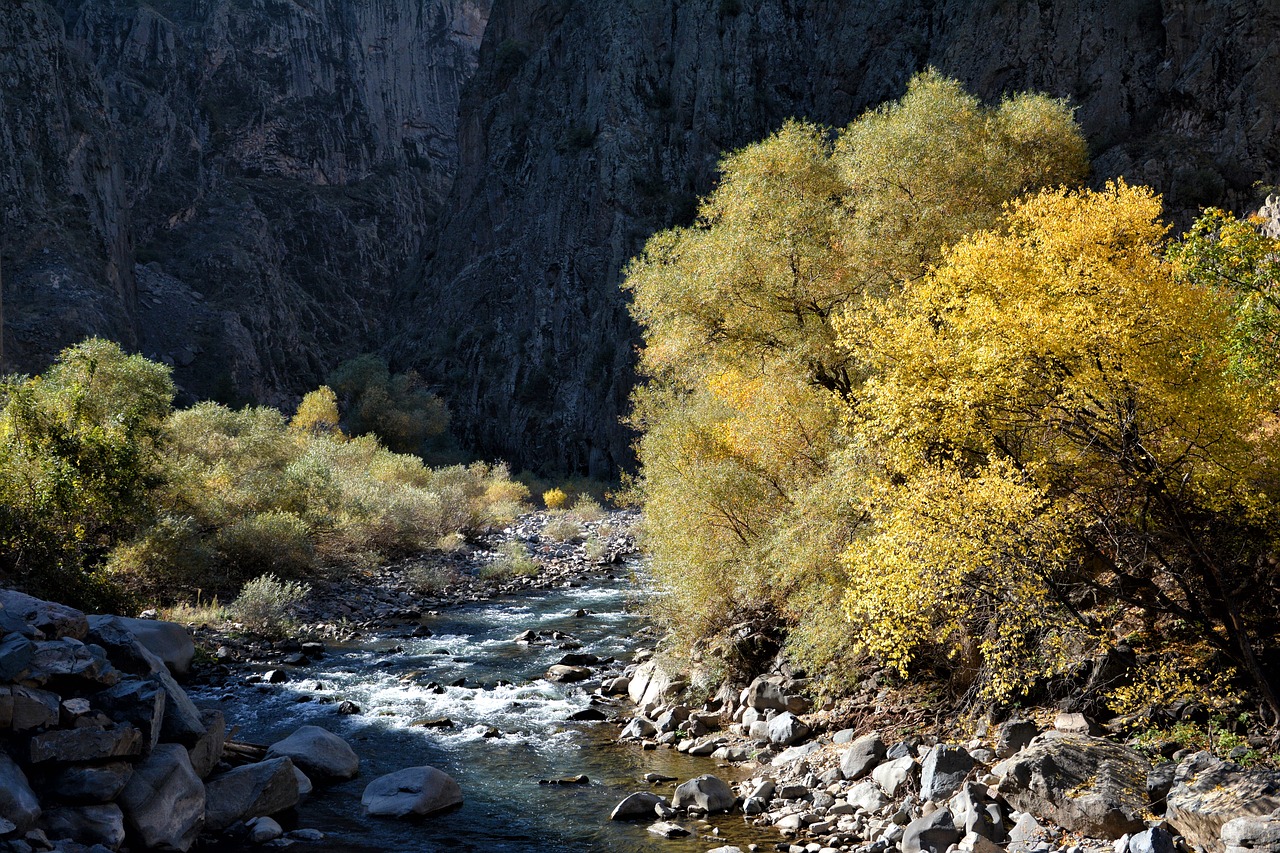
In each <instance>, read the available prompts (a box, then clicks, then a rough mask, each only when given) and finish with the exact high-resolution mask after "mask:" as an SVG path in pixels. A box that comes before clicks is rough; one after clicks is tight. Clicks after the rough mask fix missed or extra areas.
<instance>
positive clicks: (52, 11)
mask: <svg viewBox="0 0 1280 853" xmlns="http://www.w3.org/2000/svg"><path fill="white" fill-rule="evenodd" d="M488 7H489V0H428V2H420V0H372V2H360V3H356V2H345V0H318V2H308V3H295V2H290V0H254V2H238V0H234V1H233V0H211V2H203V0H153V1H152V2H139V0H57V2H54V0H17V2H12V3H8V4H6V7H5V11H4V14H3V15H0V80H3V84H2V85H0V198H3V199H4V203H3V210H2V217H3V235H4V237H3V242H0V250H2V251H0V265H2V266H3V273H4V282H5V296H6V299H5V307H6V309H7V311H6V313H7V317H6V326H7V328H6V333H7V334H6V343H7V347H6V367H8V368H10V369H15V368H16V369H22V370H28V371H33V370H38V369H39V368H41V367H42V366H43V364H44V363H47V361H48V359H49V358H50V356H51V355H52V354H54V353H56V351H57V350H58V349H59V348H60V347H62V346H65V345H66V344H68V343H71V342H74V341H77V340H79V339H80V338H82V337H83V336H85V335H87V334H90V333H94V334H101V335H106V336H110V337H112V338H116V339H119V340H121V341H123V342H124V343H126V344H127V345H129V346H135V347H138V348H140V349H141V350H142V351H143V352H146V353H148V354H155V355H157V356H159V357H162V358H165V359H167V360H170V361H172V362H176V364H177V367H178V372H177V378H178V380H179V382H180V383H181V384H182V385H183V386H184V387H185V388H186V389H187V390H188V391H189V392H190V393H191V394H193V395H196V396H210V395H213V396H219V397H222V398H225V399H250V398H253V399H257V400H265V401H270V402H278V403H279V402H290V401H291V400H292V399H293V397H294V395H296V393H297V392H298V391H299V390H305V389H306V388H307V387H309V386H310V387H314V385H315V384H316V383H317V382H318V380H319V379H320V378H322V377H323V375H324V374H325V372H327V370H329V369H330V368H332V367H333V365H334V364H335V363H336V362H337V361H338V360H340V359H341V358H344V357H348V356H350V355H353V354H355V353H358V352H361V351H366V350H368V349H371V348H373V347H374V346H375V345H376V344H377V342H378V341H379V340H380V339H381V335H382V329H383V325H384V320H385V317H386V315H387V311H388V304H389V300H390V297H391V294H392V292H393V291H394V290H395V289H396V287H397V285H398V283H399V282H400V280H401V279H402V278H403V277H404V276H405V275H406V274H407V272H408V271H410V270H412V269H414V267H415V265H416V262H417V259H418V257H419V254H420V251H421V243H422V240H423V237H424V235H426V234H427V233H428V231H429V230H430V229H431V226H432V222H433V221H434V218H435V216H436V214H437V212H438V209H439V205H440V203H441V201H442V199H443V197H444V196H445V194H446V192H447V191H448V188H449V186H450V185H451V181H452V173H453V163H454V161H455V160H456V147H455V146H456V142H455V140H456V132H455V125H456V117H457V104H458V98H459V92H460V90H461V87H462V84H463V83H464V81H465V80H466V79H467V78H468V77H469V76H470V74H471V73H472V71H473V70H474V66H475V57H476V52H477V50H478V47H479V41H480V36H481V33H482V32H483V28H484V24H485V21H486V18H487V14H488Z"/></svg>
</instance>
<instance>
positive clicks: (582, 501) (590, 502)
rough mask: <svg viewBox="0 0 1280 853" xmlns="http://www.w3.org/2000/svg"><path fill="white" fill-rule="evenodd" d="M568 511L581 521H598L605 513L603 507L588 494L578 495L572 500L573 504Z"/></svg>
mask: <svg viewBox="0 0 1280 853" xmlns="http://www.w3.org/2000/svg"><path fill="white" fill-rule="evenodd" d="M569 513H570V515H572V516H573V517H574V518H576V519H578V520H579V521H581V522H583V523H586V522H591V521H599V520H600V519H602V518H604V517H605V515H606V514H607V513H606V512H605V509H604V507H602V506H600V504H599V503H598V502H596V500H595V498H593V497H591V496H590V495H579V496H578V499H577V500H576V501H574V502H573V506H572V507H570V509H569Z"/></svg>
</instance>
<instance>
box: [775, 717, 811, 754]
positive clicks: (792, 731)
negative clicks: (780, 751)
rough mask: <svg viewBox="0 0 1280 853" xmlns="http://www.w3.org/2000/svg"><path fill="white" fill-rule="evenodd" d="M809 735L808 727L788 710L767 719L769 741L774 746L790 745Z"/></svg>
mask: <svg viewBox="0 0 1280 853" xmlns="http://www.w3.org/2000/svg"><path fill="white" fill-rule="evenodd" d="M808 736H809V727H808V726H806V725H805V724H804V723H802V722H800V718H799V717H797V716H796V715H795V714H793V713H791V712H790V711H783V712H782V713H781V714H778V715H777V716H776V717H774V718H773V719H771V720H769V743H772V744H774V745H775V746H791V744H793V743H796V742H797V741H802V740H804V739H805V738H807V737H808Z"/></svg>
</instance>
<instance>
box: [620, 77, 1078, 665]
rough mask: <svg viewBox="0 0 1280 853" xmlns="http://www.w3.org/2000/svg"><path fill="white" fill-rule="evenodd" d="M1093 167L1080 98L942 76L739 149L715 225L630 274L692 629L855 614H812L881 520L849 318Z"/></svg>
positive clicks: (654, 539)
mask: <svg viewBox="0 0 1280 853" xmlns="http://www.w3.org/2000/svg"><path fill="white" fill-rule="evenodd" d="M1085 169H1086V160H1085V146H1084V142H1083V140H1082V138H1081V136H1080V134H1079V130H1078V128H1077V127H1076V125H1075V123H1074V121H1073V119H1072V116H1071V111H1070V109H1068V108H1067V107H1066V106H1065V105H1063V104H1062V103H1061V102H1058V101H1054V100H1052V99H1049V98H1045V97H1042V96H1037V95H1020V96H1017V97H1014V98H1011V99H1009V100H1007V101H1005V102H1003V103H1001V104H999V105H996V106H985V105H983V104H981V103H980V102H979V101H977V100H976V99H975V98H973V97H972V96H970V95H968V94H967V93H965V92H964V91H963V89H962V87H961V86H960V84H959V83H957V82H956V81H954V80H949V79H947V78H945V77H942V76H941V75H939V74H937V73H936V72H932V71H931V72H926V73H924V74H921V75H918V76H917V77H916V78H915V79H913V80H912V81H911V83H910V85H909V87H908V91H907V93H906V95H905V96H904V97H903V98H902V99H901V100H899V101H897V102H895V103H893V104H889V105H886V106H884V107H882V108H880V109H878V110H875V111H872V112H869V113H867V114H866V115H864V116H863V117H862V118H860V119H859V120H858V121H856V122H854V123H853V124H852V125H850V126H849V127H848V128H845V129H844V130H842V131H839V132H832V131H830V130H828V129H825V128H821V127H817V126H814V125H810V124H805V123H801V122H789V123H787V124H786V125H784V126H783V128H782V129H780V130H779V131H778V132H777V133H776V134H774V135H773V136H772V137H770V138H769V139H767V140H765V141H764V142H761V143H758V144H755V145H751V146H748V147H747V148H744V149H742V150H741V151H738V152H735V153H733V154H730V155H728V156H726V157H725V159H724V160H723V162H722V165H721V170H722V177H721V181H720V183H719V185H718V187H717V189H716V190H715V191H714V192H713V193H712V194H711V195H710V196H709V197H708V198H706V199H705V200H704V201H703V203H702V205H701V207H700V210H699V217H698V221H697V223H696V224H695V225H693V226H692V227H689V228H679V229H673V230H671V231H667V232H663V233H661V234H658V235H656V236H655V237H653V238H652V239H651V240H650V241H649V243H648V245H647V246H646V247H645V251H644V253H643V254H642V255H641V256H640V257H639V258H637V259H636V260H635V261H633V262H632V263H631V265H630V266H629V267H628V269H627V278H626V284H625V286H626V288H627V289H629V290H630V291H631V293H632V294H633V309H632V310H633V314H634V315H635V317H636V319H637V320H638V321H639V322H640V324H641V325H642V326H643V327H644V331H645V347H644V350H643V352H642V355H641V370H642V372H643V373H644V374H645V376H646V378H647V380H648V381H647V383H646V385H645V387H643V388H641V389H640V390H638V391H637V392H636V394H635V409H634V414H633V423H634V424H635V425H636V426H638V427H639V428H640V429H641V431H642V433H643V434H642V437H641V439H640V441H639V445H638V451H639V456H640V461H641V465H642V471H641V477H640V480H639V489H640V492H641V494H642V496H643V500H644V504H645V515H646V525H647V527H648V529H649V534H650V536H649V543H650V550H651V552H652V554H653V558H654V567H655V571H656V572H657V574H658V575H659V577H660V578H661V579H662V580H663V581H664V582H665V583H666V584H667V585H668V586H669V587H670V589H671V590H672V591H673V595H672V596H671V598H670V601H671V602H672V607H671V608H670V614H671V617H672V619H673V621H674V623H676V624H677V625H678V626H679V627H680V628H681V631H680V633H681V634H682V635H683V636H684V637H685V638H686V639H690V640H698V639H702V638H714V637H717V636H719V635H720V634H722V633H723V632H724V631H726V630H727V629H728V628H730V627H731V626H733V625H735V624H736V623H739V622H740V621H742V620H743V619H744V618H747V617H751V618H753V619H755V620H756V621H757V622H759V621H765V622H768V621H769V620H770V619H775V618H780V619H782V620H783V621H790V622H792V623H793V624H796V623H798V622H799V620H798V619H797V618H796V617H797V616H799V615H800V614H801V613H805V614H806V615H808V616H810V617H814V616H816V615H819V614H821V613H825V612H830V613H831V614H833V617H838V613H837V612H836V608H834V607H830V606H827V607H825V608H819V609H818V611H817V613H815V611H814V608H813V605H814V604H815V603H819V602H821V601H823V600H824V599H825V600H829V599H832V598H838V593H836V592H834V590H838V589H839V588H840V587H841V585H842V584H843V580H844V575H845V569H844V567H843V565H842V564H841V562H840V560H839V555H840V554H841V552H842V550H843V549H844V547H845V546H846V545H847V543H848V541H849V537H850V531H851V529H852V527H853V525H854V524H855V522H856V519H857V517H858V516H859V515H860V513H861V510H860V509H859V508H858V507H857V506H856V501H855V497H856V495H855V491H856V490H855V488H854V482H855V481H856V480H857V477H856V476H851V475H850V471H851V470H853V469H858V468H859V467H860V466H862V465H863V460H862V458H861V452H860V450H859V449H858V446H857V445H856V443H854V444H851V443H850V438H851V437H850V433H849V430H848V420H847V415H848V411H849V407H850V405H851V404H852V401H853V399H854V397H855V396H856V391H857V389H858V386H859V384H860V383H861V381H862V379H863V371H864V368H863V366H862V365H861V364H860V363H859V362H858V360H857V357H856V356H855V354H854V353H853V352H852V351H851V350H850V348H849V347H848V346H847V345H846V344H844V343H843V342H841V341H839V340H838V338H837V331H836V327H835V319H836V318H837V317H839V316H842V315H844V314H846V313H849V312H853V313H857V312H861V311H863V310H865V306H866V305H867V304H871V303H875V302H878V301H881V300H884V299H890V298H893V295H894V294H895V293H896V292H897V289H898V288H899V287H900V286H901V285H902V283H903V282H904V281H908V280H912V279H915V278H919V277H920V276H921V275H923V274H924V272H925V271H926V270H927V268H928V266H929V265H930V264H931V263H934V262H935V261H937V260H938V259H939V258H940V257H941V250H942V247H943V246H945V245H947V244H949V243H953V242H955V241H957V240H959V239H960V238H961V237H963V236H964V235H965V234H966V233H968V232H969V231H971V230H973V229H976V228H983V227H988V226H990V225H992V224H994V223H995V222H996V220H997V219H998V217H999V215H1000V211H1001V205H1002V204H1003V203H1004V202H1005V201H1007V200H1009V199H1012V198H1015V197H1017V196H1018V195H1020V194H1021V193H1023V192H1025V191H1027V190H1030V189H1036V188H1039V187H1042V186H1046V185H1055V184H1058V183H1062V182H1074V181H1076V180H1078V179H1079V178H1080V177H1082V175H1083V173H1084V171H1085ZM813 621H815V619H813V618H811V619H809V620H807V622H806V623H805V624H802V625H800V627H802V628H804V627H805V625H807V624H810V623H812V622H813ZM833 621H834V619H833ZM830 640H831V635H827V637H826V639H825V640H822V641H817V642H815V643H814V644H813V646H814V648H815V649H817V648H818V647H822V650H821V651H818V652H816V657H817V658H820V659H822V658H825V659H830V657H831V656H832V655H833V654H834V653H835V651H834V650H833V648H832V647H831V644H830V642H829V641H830ZM834 642H835V645H837V646H838V645H840V643H841V642H842V641H841V640H840V639H839V638H837V639H836V640H835V641H834ZM824 644H825V645H824Z"/></svg>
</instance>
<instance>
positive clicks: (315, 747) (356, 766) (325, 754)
mask: <svg viewBox="0 0 1280 853" xmlns="http://www.w3.org/2000/svg"><path fill="white" fill-rule="evenodd" d="M267 758H292V759H293V763H294V764H296V765H298V766H299V767H300V768H302V771H303V772H304V773H306V774H307V776H309V777H310V778H311V779H312V780H313V781H326V780H333V779H353V778H355V776H356V775H357V774H358V773H359V772H360V758H359V756H357V755H356V754H355V751H354V750H353V749H352V748H351V747H350V746H349V745H348V744H347V742H346V741H345V740H343V739H342V738H340V737H338V736H337V735H335V734H334V733H333V732H330V731H328V730H326V729H322V728H320V727H319V726H302V727H300V728H299V729H298V730H297V731H295V732H294V733H293V734H291V735H289V736H288V737H287V738H285V739H284V740H280V741H276V742H275V743H273V744H271V746H270V748H269V749H267Z"/></svg>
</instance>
